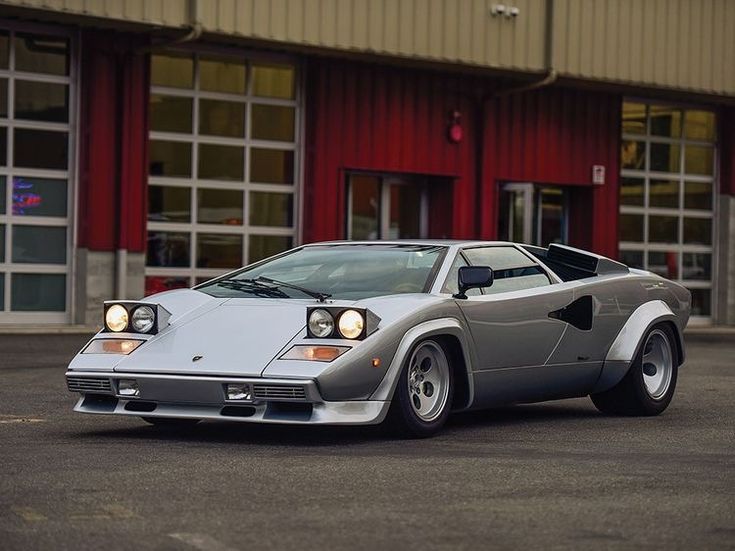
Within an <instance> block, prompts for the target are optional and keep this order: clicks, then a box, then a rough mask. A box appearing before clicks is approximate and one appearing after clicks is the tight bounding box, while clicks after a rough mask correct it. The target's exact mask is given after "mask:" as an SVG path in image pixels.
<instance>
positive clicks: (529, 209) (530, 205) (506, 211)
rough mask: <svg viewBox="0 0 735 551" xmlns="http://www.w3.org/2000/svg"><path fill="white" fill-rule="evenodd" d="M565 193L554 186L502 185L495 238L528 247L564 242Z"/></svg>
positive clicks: (565, 219)
mask: <svg viewBox="0 0 735 551" xmlns="http://www.w3.org/2000/svg"><path fill="white" fill-rule="evenodd" d="M568 204H569V201H568V197H567V192H566V191H565V190H564V189H563V188H561V187H557V186H538V185H535V184H531V183H510V184H504V185H503V187H502V188H501V190H500V213H499V217H498V221H499V228H498V237H499V238H500V239H502V240H506V241H516V242H519V243H528V244H531V245H541V246H546V245H548V244H549V243H566V242H567V241H568V237H569V235H568V234H569V206H568Z"/></svg>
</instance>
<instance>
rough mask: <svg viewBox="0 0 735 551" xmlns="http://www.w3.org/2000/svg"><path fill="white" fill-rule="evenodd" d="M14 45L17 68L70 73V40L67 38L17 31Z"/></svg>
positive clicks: (31, 70)
mask: <svg viewBox="0 0 735 551" xmlns="http://www.w3.org/2000/svg"><path fill="white" fill-rule="evenodd" d="M14 45H15V69H16V70H18V71H28V72H33V73H48V74H52V75H67V74H69V41H68V40H67V39H66V38H58V37H52V36H42V35H34V34H26V33H16V35H15V40H14Z"/></svg>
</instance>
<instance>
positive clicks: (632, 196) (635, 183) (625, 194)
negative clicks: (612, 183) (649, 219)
mask: <svg viewBox="0 0 735 551" xmlns="http://www.w3.org/2000/svg"><path fill="white" fill-rule="evenodd" d="M643 182H644V181H643V179H642V178H621V179H620V203H621V204H623V205H636V206H643V187H644V186H643Z"/></svg>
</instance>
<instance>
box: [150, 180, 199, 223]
mask: <svg viewBox="0 0 735 551" xmlns="http://www.w3.org/2000/svg"><path fill="white" fill-rule="evenodd" d="M148 220H149V221H151V222H189V221H190V220H191V189H190V188H186V187H179V186H175V187H174V186H154V185H150V186H148Z"/></svg>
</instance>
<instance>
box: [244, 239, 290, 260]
mask: <svg viewBox="0 0 735 551" xmlns="http://www.w3.org/2000/svg"><path fill="white" fill-rule="evenodd" d="M291 247H293V240H292V238H291V237H288V236H281V235H251V236H250V237H249V238H248V251H249V254H248V263H252V262H257V261H258V260H262V259H264V258H268V257H269V256H273V255H276V254H278V253H280V252H283V251H286V250H288V249H290V248H291Z"/></svg>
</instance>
